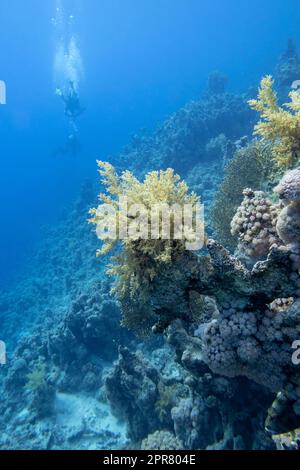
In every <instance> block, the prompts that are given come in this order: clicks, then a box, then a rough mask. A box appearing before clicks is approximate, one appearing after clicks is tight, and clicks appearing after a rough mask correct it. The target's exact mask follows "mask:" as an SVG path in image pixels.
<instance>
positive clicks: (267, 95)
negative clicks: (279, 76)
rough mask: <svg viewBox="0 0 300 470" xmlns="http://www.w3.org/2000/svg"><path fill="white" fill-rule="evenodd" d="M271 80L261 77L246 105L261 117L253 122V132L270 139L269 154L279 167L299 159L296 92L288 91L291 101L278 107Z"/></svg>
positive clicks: (299, 101)
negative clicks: (256, 122) (257, 87)
mask: <svg viewBox="0 0 300 470" xmlns="http://www.w3.org/2000/svg"><path fill="white" fill-rule="evenodd" d="M273 85H274V80H273V79H272V77H271V75H267V76H266V77H264V78H263V79H262V81H261V84H260V89H259V94H258V98H257V99H256V100H250V101H249V105H250V107H251V108H252V109H254V110H256V111H258V112H259V113H260V115H261V120H260V121H259V122H258V124H257V125H256V126H255V134H256V135H260V136H261V137H263V138H264V139H266V140H271V141H272V142H273V152H272V154H273V158H274V160H275V161H276V163H277V165H278V167H280V168H290V167H292V166H293V165H294V164H295V163H296V162H297V161H298V160H299V152H300V95H299V94H298V93H297V92H296V91H291V92H290V93H289V97H290V99H291V101H290V102H289V103H285V104H284V105H283V106H282V107H281V106H279V104H278V97H277V93H276V91H275V90H274V89H273Z"/></svg>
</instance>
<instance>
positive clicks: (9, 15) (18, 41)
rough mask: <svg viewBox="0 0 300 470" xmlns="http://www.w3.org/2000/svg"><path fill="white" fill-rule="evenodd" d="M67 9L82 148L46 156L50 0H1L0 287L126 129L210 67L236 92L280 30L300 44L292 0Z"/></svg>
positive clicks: (94, 0)
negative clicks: (75, 50) (77, 72)
mask: <svg viewBox="0 0 300 470" xmlns="http://www.w3.org/2000/svg"><path fill="white" fill-rule="evenodd" d="M64 5H65V8H66V9H67V10H69V11H70V12H72V13H74V16H75V25H74V29H75V33H76V35H77V38H78V40H79V45H80V51H81V55H82V60H83V64H84V70H85V78H84V79H83V80H82V81H81V83H80V98H81V100H82V102H83V103H84V106H85V108H86V112H85V113H84V115H83V116H82V117H81V118H80V123H79V127H80V141H81V145H82V152H81V154H80V156H78V157H76V158H74V159H72V158H68V157H65V158H64V157H61V156H60V157H55V156H53V153H54V152H55V149H56V148H58V147H59V146H60V145H62V143H63V142H64V139H65V138H66V133H67V132H68V131H67V123H66V120H65V118H64V115H63V110H62V105H61V103H60V101H59V99H57V97H55V96H54V85H53V55H54V46H55V44H54V34H53V25H52V23H51V18H52V17H53V15H54V13H55V1H54V0H44V1H42V2H41V1H40V0H26V2H24V1H23V0H1V3H0V79H2V80H5V82H6V85H7V105H6V106H1V107H0V155H1V172H0V218H1V233H0V246H1V250H0V279H1V282H3V283H5V282H6V281H7V280H8V279H9V278H10V277H11V276H12V275H14V274H15V272H16V271H17V270H18V269H19V267H20V265H21V264H22V259H23V255H24V253H25V252H27V251H28V250H29V249H30V248H32V247H33V246H34V243H35V242H36V241H37V240H38V239H39V236H40V235H39V230H40V227H41V224H45V223H47V224H48V223H50V224H51V223H54V222H55V220H56V217H57V216H58V215H59V213H60V210H61V208H62V207H63V206H64V205H65V204H68V203H70V202H71V201H72V200H73V198H74V196H75V195H76V193H77V191H78V187H79V185H80V183H81V182H82V181H83V180H84V178H85V177H87V176H88V177H92V178H94V175H95V159H96V157H99V156H101V157H102V158H104V157H107V156H108V155H109V154H116V153H117V152H118V151H119V150H120V149H121V148H122V146H123V145H125V144H126V143H127V142H128V140H129V136H130V135H131V134H133V133H136V132H137V131H138V130H139V129H141V128H148V129H153V128H155V126H156V125H157V124H158V123H159V122H161V121H162V120H163V119H164V118H165V117H166V116H167V115H169V114H170V113H172V112H173V111H175V110H177V109H178V108H179V107H180V106H182V105H183V104H184V103H186V102H187V101H189V100H190V99H193V98H197V97H198V96H199V94H200V92H201V91H202V90H203V88H204V87H205V83H206V79H207V76H208V74H209V72H210V71H211V70H214V69H219V70H222V71H223V72H224V73H226V74H227V75H228V76H229V77H230V89H232V90H245V89H246V88H247V87H248V86H249V85H256V84H257V82H258V80H259V79H260V78H261V76H262V75H263V74H265V73H266V72H268V71H269V70H272V68H273V67H274V64H275V63H276V60H277V58H278V55H279V54H280V52H281V51H282V50H283V48H284V47H285V44H286V41H287V39H288V38H289V37H293V38H294V40H295V41H296V42H297V40H298V42H299V40H300V32H299V31H300V30H299V24H300V4H299V2H298V1H297V0H289V2H286V1H283V0H265V1H264V2H263V5H262V2H261V1H260V0H252V1H251V2H248V1H240V0H227V1H226V2H224V0H214V1H213V2H205V1H201V0H101V1H99V0H82V1H75V0H74V1H70V0H69V1H65V2H64Z"/></svg>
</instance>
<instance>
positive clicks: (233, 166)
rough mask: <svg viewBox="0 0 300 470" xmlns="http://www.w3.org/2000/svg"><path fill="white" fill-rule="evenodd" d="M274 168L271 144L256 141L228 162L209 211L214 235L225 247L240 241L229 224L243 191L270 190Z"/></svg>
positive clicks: (232, 248) (232, 245)
mask: <svg viewBox="0 0 300 470" xmlns="http://www.w3.org/2000/svg"><path fill="white" fill-rule="evenodd" d="M272 170H273V166H272V158H271V148H270V146H268V145H264V144H263V143H261V142H257V141H254V142H252V143H251V144H250V145H248V146H247V147H245V148H241V149H240V150H238V151H237V152H236V153H235V155H234V157H233V158H232V159H231V160H230V161H229V162H228V164H227V165H226V167H225V172H224V179H223V181H222V182H221V184H220V186H219V189H218V190H217V192H216V194H215V198H214V201H213V206H212V208H211V211H210V212H211V225H212V227H213V229H214V236H215V237H216V238H217V239H218V240H219V241H220V242H221V243H222V244H223V245H224V246H225V247H226V248H228V249H231V250H234V249H235V247H236V244H237V237H236V236H233V235H232V233H231V231H230V223H231V220H232V218H233V216H234V215H235V212H236V210H237V208H238V206H239V205H240V204H241V202H242V200H243V190H244V189H245V188H252V189H253V190H267V189H268V188H267V186H268V180H269V179H271V174H272Z"/></svg>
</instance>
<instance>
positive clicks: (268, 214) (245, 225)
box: [231, 188, 279, 260]
mask: <svg viewBox="0 0 300 470" xmlns="http://www.w3.org/2000/svg"><path fill="white" fill-rule="evenodd" d="M243 195H244V200H243V202H242V204H241V205H240V207H239V208H238V210H237V212H236V214H235V216H234V217H233V219H232V221H231V234H232V235H233V236H238V239H239V250H240V251H241V252H244V253H245V255H246V256H247V257H249V258H250V259H252V260H259V259H264V258H265V257H266V256H267V255H268V253H269V250H270V247H271V246H272V245H273V244H274V243H277V244H279V239H278V235H277V233H276V221H277V217H278V210H279V208H278V206H277V205H275V204H272V202H271V201H270V200H269V199H268V198H266V196H265V194H264V193H263V191H252V189H248V188H247V189H244V191H243Z"/></svg>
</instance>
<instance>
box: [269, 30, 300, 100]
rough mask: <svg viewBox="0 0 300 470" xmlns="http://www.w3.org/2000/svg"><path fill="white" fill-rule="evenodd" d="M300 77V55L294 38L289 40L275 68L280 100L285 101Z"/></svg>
mask: <svg viewBox="0 0 300 470" xmlns="http://www.w3.org/2000/svg"><path fill="white" fill-rule="evenodd" d="M299 77H300V57H299V54H298V52H297V48H296V45H295V43H294V41H293V40H292V39H289V40H288V44H287V48H286V50H285V51H284V52H283V54H282V55H281V56H280V58H279V62H278V64H277V67H276V70H275V81H276V83H277V86H278V94H279V97H280V101H281V102H284V101H285V100H286V97H287V96H288V94H289V92H290V91H291V88H292V85H293V83H294V82H296V81H297V80H299Z"/></svg>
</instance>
